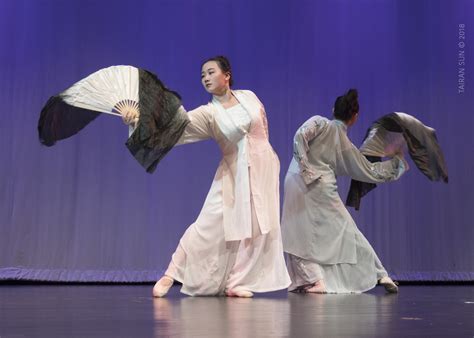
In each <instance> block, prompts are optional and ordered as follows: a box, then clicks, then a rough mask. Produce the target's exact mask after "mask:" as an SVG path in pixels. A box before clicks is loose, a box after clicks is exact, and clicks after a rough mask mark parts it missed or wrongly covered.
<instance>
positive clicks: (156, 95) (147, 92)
mask: <svg viewBox="0 0 474 338" xmlns="http://www.w3.org/2000/svg"><path fill="white" fill-rule="evenodd" d="M139 96H140V118H139V120H138V125H137V127H136V129H135V131H134V132H133V134H132V135H131V136H130V138H129V139H128V140H127V142H126V145H127V148H128V149H129V150H130V152H131V153H132V155H133V157H135V159H136V160H137V161H138V162H139V163H140V164H141V165H142V166H143V167H144V168H145V170H146V171H147V172H149V173H152V172H154V171H155V169H156V166H157V165H158V163H159V162H160V160H161V159H162V158H163V157H164V156H165V155H166V154H167V153H168V152H169V151H170V150H171V149H172V148H173V146H174V145H175V144H176V143H177V142H178V140H179V139H180V137H181V135H182V134H183V132H184V129H185V128H186V125H187V124H188V123H189V119H188V118H187V115H186V114H179V113H178V109H179V107H180V106H181V99H180V97H179V95H178V94H177V93H176V92H173V91H170V90H168V89H166V87H165V86H164V85H163V84H162V83H161V81H160V80H159V79H158V78H157V77H156V75H155V74H153V73H150V72H148V71H145V70H140V92H139Z"/></svg>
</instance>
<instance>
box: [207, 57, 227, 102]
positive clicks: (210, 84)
mask: <svg viewBox="0 0 474 338" xmlns="http://www.w3.org/2000/svg"><path fill="white" fill-rule="evenodd" d="M229 80H230V75H229V74H224V73H223V72H222V70H221V69H220V68H219V65H218V64H217V62H216V61H209V62H206V63H205V64H203V65H202V69H201V83H202V85H203V86H204V89H206V91H207V92H208V93H210V94H213V95H221V94H223V93H224V92H225V91H226V90H227V89H229Z"/></svg>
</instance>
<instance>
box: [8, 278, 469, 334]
mask: <svg viewBox="0 0 474 338" xmlns="http://www.w3.org/2000/svg"><path fill="white" fill-rule="evenodd" d="M151 289H152V285H148V284H147V285H51V284H50V285H27V284H16V285H12V284H10V285H9V284H4V283H2V285H0V337H1V338H6V337H12V338H13V337H15V338H18V337H239V338H241V337H405V336H411V337H472V336H473V335H474V321H473V317H474V316H473V314H474V286H473V285H438V286H429V285H425V286H414V285H406V286H403V285H402V286H401V287H400V293H399V294H395V295H391V294H386V293H385V291H384V289H383V288H382V287H380V286H378V287H376V288H375V289H374V290H371V291H370V292H368V293H365V294H353V295H351V294H349V295H312V294H306V295H304V294H293V293H287V292H286V291H279V292H274V293H268V294H257V295H256V297H255V298H254V299H239V298H225V297H187V296H184V295H182V294H180V292H179V286H174V287H173V288H172V289H171V291H170V293H169V294H168V297H166V298H162V299H154V298H152V297H151Z"/></svg>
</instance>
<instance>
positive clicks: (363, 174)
mask: <svg viewBox="0 0 474 338" xmlns="http://www.w3.org/2000/svg"><path fill="white" fill-rule="evenodd" d="M407 169H408V165H407V164H406V162H405V160H404V159H403V158H402V157H400V156H395V157H393V158H392V159H390V160H387V161H383V162H376V163H371V162H370V161H369V160H367V158H365V156H364V155H363V154H362V153H361V152H360V151H359V149H357V148H356V147H355V146H354V145H353V144H352V143H351V144H350V146H348V147H346V148H345V149H343V150H342V152H341V154H340V159H339V160H338V163H337V173H338V174H342V175H348V176H350V177H351V178H353V179H354V180H357V181H361V182H366V183H381V182H387V181H393V180H397V179H398V178H399V177H400V176H401V175H402V174H403V173H404V172H405V171H406V170H407Z"/></svg>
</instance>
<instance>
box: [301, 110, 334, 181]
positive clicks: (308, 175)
mask: <svg viewBox="0 0 474 338" xmlns="http://www.w3.org/2000/svg"><path fill="white" fill-rule="evenodd" d="M327 123H328V120H326V119H324V118H321V117H320V116H313V117H312V118H310V119H309V120H308V121H306V122H305V123H304V124H303V125H302V126H301V127H300V128H299V129H298V130H297V131H296V134H295V137H294V139H293V157H294V159H295V160H296V161H297V162H298V165H299V168H300V174H301V176H302V177H303V181H304V182H305V183H306V184H310V183H312V182H314V181H315V180H317V179H318V178H319V175H318V174H317V172H315V170H314V169H313V168H312V166H311V164H310V163H309V161H308V151H309V142H310V141H311V140H313V139H314V138H315V137H316V136H317V135H318V134H319V133H320V132H321V129H322V128H323V126H326V125H327Z"/></svg>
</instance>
